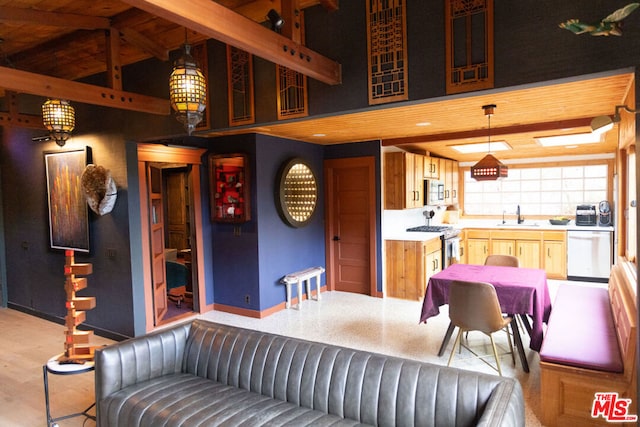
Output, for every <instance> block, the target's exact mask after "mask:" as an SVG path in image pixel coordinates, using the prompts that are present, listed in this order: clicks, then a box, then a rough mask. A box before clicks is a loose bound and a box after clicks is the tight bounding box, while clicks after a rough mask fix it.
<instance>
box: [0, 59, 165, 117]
mask: <svg viewBox="0 0 640 427" xmlns="http://www.w3.org/2000/svg"><path fill="white" fill-rule="evenodd" d="M0 80H1V81H2V86H3V87H4V88H5V89H7V90H13V91H16V92H21V93H29V94H32V95H39V96H46V97H49V98H62V99H68V100H70V101H76V102H83V103H85V104H93V105H100V106H103V107H110V108H121V109H123V110H131V111H139V112H142V113H150V114H160V115H168V114H169V113H170V105H169V100H167V99H161V98H154V97H151V96H146V95H140V94H137V93H131V92H124V91H121V90H114V89H109V88H104V87H100V86H93V85H89V84H86V83H79V82H74V81H71V80H64V79H58V78H56V77H49V76H43V75H40V74H35V73H30V72H28V71H21V70H16V69H13V68H7V67H0Z"/></svg>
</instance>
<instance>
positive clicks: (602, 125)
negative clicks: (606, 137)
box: [591, 105, 638, 133]
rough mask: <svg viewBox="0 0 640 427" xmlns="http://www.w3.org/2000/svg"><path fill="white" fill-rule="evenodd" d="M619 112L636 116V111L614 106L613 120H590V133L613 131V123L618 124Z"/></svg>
mask: <svg viewBox="0 0 640 427" xmlns="http://www.w3.org/2000/svg"><path fill="white" fill-rule="evenodd" d="M620 110H625V111H626V112H628V113H632V114H637V113H638V111H637V110H632V109H631V108H629V107H627V106H626V105H616V111H615V112H614V113H613V119H612V118H611V117H609V116H598V117H594V119H593V120H591V131H592V132H596V133H605V132H609V131H610V130H611V129H613V124H614V123H619V122H620Z"/></svg>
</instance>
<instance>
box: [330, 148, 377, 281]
mask: <svg viewBox="0 0 640 427" xmlns="http://www.w3.org/2000/svg"><path fill="white" fill-rule="evenodd" d="M367 156H371V157H374V158H375V165H376V171H375V179H376V183H375V186H376V247H377V251H376V263H377V271H376V276H377V277H376V279H377V280H376V282H377V289H378V292H382V172H381V165H382V160H381V155H380V142H379V141H370V142H356V143H353V144H340V145H327V146H325V147H324V157H325V159H344V158H348V157H367Z"/></svg>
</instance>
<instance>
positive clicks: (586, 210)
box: [576, 205, 598, 226]
mask: <svg viewBox="0 0 640 427" xmlns="http://www.w3.org/2000/svg"><path fill="white" fill-rule="evenodd" d="M597 216H598V215H597V214H596V207H595V205H578V207H577V208H576V225H593V226H595V225H597V224H598V221H597Z"/></svg>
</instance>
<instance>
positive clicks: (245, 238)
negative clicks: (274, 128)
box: [207, 135, 325, 311]
mask: <svg viewBox="0 0 640 427" xmlns="http://www.w3.org/2000/svg"><path fill="white" fill-rule="evenodd" d="M211 146H212V147H214V148H212V149H211V151H210V153H212V154H223V153H240V152H242V153H246V154H248V155H249V162H250V169H249V170H250V183H251V220H250V221H248V222H246V223H243V224H236V225H232V224H221V223H215V224H214V225H213V233H212V246H213V257H212V267H213V279H214V298H213V302H215V303H216V304H222V305H226V306H232V307H238V308H244V309H249V310H255V311H262V310H266V309H268V308H271V307H273V306H276V305H278V304H280V303H282V302H284V301H285V299H286V294H285V288H284V286H283V285H282V284H280V283H279V281H280V279H281V278H282V277H283V276H284V275H285V274H287V273H290V272H292V271H295V270H300V269H302V268H306V267H310V266H315V265H321V266H324V264H325V262H324V223H323V215H324V202H323V200H322V197H320V199H319V203H318V206H317V209H316V213H315V214H314V216H313V217H312V220H311V222H310V223H309V224H308V225H306V226H305V227H302V228H293V227H290V226H288V225H286V224H285V223H284V222H283V221H282V219H281V218H280V215H279V214H278V211H277V208H276V202H275V194H276V191H277V188H276V179H277V174H278V171H279V169H280V167H281V166H282V164H283V163H284V162H286V161H288V160H289V159H291V158H293V157H300V158H303V159H304V160H306V161H307V162H308V163H309V164H310V165H311V167H312V169H313V172H314V174H316V178H317V180H318V182H319V183H320V187H319V194H320V195H322V191H323V189H322V180H323V176H322V155H323V149H322V147H321V146H317V145H312V144H308V143H303V142H297V141H290V140H284V139H280V138H273V137H269V136H262V135H241V136H236V137H231V138H218V139H214V140H212V142H211ZM256 159H260V160H259V161H258V162H257V161H256ZM323 283H324V282H323ZM247 297H248V300H249V302H247ZM207 302H208V303H209V298H208V296H207Z"/></svg>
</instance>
